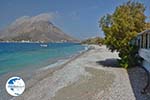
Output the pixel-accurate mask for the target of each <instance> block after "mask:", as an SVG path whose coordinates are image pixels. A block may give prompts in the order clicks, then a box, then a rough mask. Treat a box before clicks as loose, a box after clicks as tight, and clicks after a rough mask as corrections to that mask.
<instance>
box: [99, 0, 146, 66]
mask: <svg viewBox="0 0 150 100" xmlns="http://www.w3.org/2000/svg"><path fill="white" fill-rule="evenodd" d="M144 11H145V6H144V5H143V4H142V3H139V2H132V1H128V2H126V3H124V4H122V5H120V6H118V7H116V9H115V12H114V13H113V14H107V15H105V16H103V17H102V18H101V19H100V27H101V28H102V30H103V31H104V33H105V44H106V45H107V47H108V48H109V49H110V50H111V51H114V50H116V51H118V52H119V57H120V58H121V60H120V61H119V62H120V65H121V66H122V67H125V68H127V67H129V66H133V65H134V64H135V63H134V61H133V56H131V55H132V54H131V53H133V51H134V49H135V48H134V47H132V46H130V44H129V41H131V39H132V38H133V37H135V36H136V35H137V33H139V32H141V31H143V30H144V29H145V25H146V24H147V23H146V22H145V19H146V16H145V15H144Z"/></svg>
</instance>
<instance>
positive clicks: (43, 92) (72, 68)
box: [8, 45, 147, 100]
mask: <svg viewBox="0 0 150 100" xmlns="http://www.w3.org/2000/svg"><path fill="white" fill-rule="evenodd" d="M116 59H118V53H117V52H113V53H112V52H110V51H109V50H108V49H107V48H106V46H101V47H100V46H97V45H92V46H91V49H89V50H88V51H87V52H83V53H81V54H80V55H78V56H73V57H72V58H71V59H70V60H68V61H66V62H65V63H64V64H62V65H60V66H57V67H52V68H47V69H43V70H40V71H37V72H36V73H35V74H33V77H32V79H31V80H30V81H28V82H26V86H27V87H26V89H25V91H24V93H23V94H22V95H20V96H18V97H13V98H8V100H127V99H130V100H147V99H143V97H142V99H138V98H139V97H138V96H140V95H139V94H135V93H136V92H137V93H140V92H138V91H140V89H139V88H136V89H135V88H134V87H133V86H137V84H138V83H139V82H136V81H133V80H131V79H132V78H133V79H135V78H134V77H133V75H132V73H131V72H130V71H128V70H126V69H124V68H120V67H118V66H117V62H116V61H117V60H116ZM129 70H130V69H129ZM134 70H137V69H134ZM142 73H143V72H142ZM136 75H137V74H136ZM134 76H135V74H134ZM138 76H139V78H140V77H141V76H140V74H139V75H138ZM142 82H144V81H142ZM142 82H141V83H140V84H141V87H143V83H142ZM138 85H139V84H138ZM135 90H136V92H135ZM137 95H138V96H137ZM137 97H138V98H137ZM140 98H141V97H140ZM145 98H146V97H145Z"/></svg>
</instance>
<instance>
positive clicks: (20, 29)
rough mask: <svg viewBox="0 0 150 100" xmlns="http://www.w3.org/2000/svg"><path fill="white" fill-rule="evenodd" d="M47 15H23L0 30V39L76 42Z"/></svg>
mask: <svg viewBox="0 0 150 100" xmlns="http://www.w3.org/2000/svg"><path fill="white" fill-rule="evenodd" d="M47 16H48V15H42V14H41V15H38V16H34V17H28V16H24V17H21V18H19V19H17V20H16V21H14V22H13V23H12V24H10V25H9V26H8V27H7V28H5V29H3V30H2V31H0V41H33V42H34V41H43V42H77V40H76V39H74V38H72V37H71V36H69V35H67V34H65V33H64V32H63V31H62V30H61V29H59V28H58V27H56V26H55V25H53V24H52V23H51V22H50V21H49V17H47Z"/></svg>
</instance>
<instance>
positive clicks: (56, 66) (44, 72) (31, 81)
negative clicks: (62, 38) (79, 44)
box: [0, 47, 89, 100]
mask: <svg viewBox="0 0 150 100" xmlns="http://www.w3.org/2000/svg"><path fill="white" fill-rule="evenodd" d="M88 51H89V47H88V49H83V50H81V51H79V52H77V53H76V54H73V55H71V56H68V57H65V58H61V59H59V60H57V61H55V62H54V63H52V64H49V65H48V66H45V67H40V68H38V69H36V70H34V71H32V73H31V72H29V71H28V69H27V70H17V71H14V72H11V73H6V74H2V75H1V77H0V80H1V81H0V89H1V91H0V93H1V95H0V97H4V98H3V99H8V100H9V99H11V98H13V97H12V96H10V95H9V94H8V93H6V91H5V82H6V81H7V79H8V78H10V77H12V76H14V75H15V76H19V77H21V78H23V80H24V81H25V84H26V90H28V89H29V88H31V87H32V86H33V85H35V84H36V83H37V81H41V80H42V79H43V78H44V77H47V76H48V75H51V74H52V73H53V72H55V71H57V70H60V69H62V68H63V67H64V66H65V65H66V64H68V63H70V62H71V61H73V60H75V59H77V58H78V57H79V56H81V55H83V54H84V53H86V52H88ZM28 68H29V67H28ZM16 73H17V74H16ZM5 96H6V97H7V98H5Z"/></svg>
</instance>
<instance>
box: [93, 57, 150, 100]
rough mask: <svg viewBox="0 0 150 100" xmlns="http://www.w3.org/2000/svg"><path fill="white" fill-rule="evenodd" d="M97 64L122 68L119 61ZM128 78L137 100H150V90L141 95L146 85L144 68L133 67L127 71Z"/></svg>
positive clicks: (109, 60) (104, 61) (113, 60)
mask: <svg viewBox="0 0 150 100" xmlns="http://www.w3.org/2000/svg"><path fill="white" fill-rule="evenodd" d="M96 63H97V64H100V65H103V66H104V67H112V68H120V67H119V63H118V60H117V59H114V58H112V59H106V60H103V61H96ZM127 73H128V77H129V80H130V83H131V87H132V90H133V92H134V95H135V97H136V100H150V88H149V89H148V93H147V94H141V90H142V89H143V87H144V86H145V84H146V73H145V72H144V70H143V69H142V68H139V67H133V68H128V69H127Z"/></svg>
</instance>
